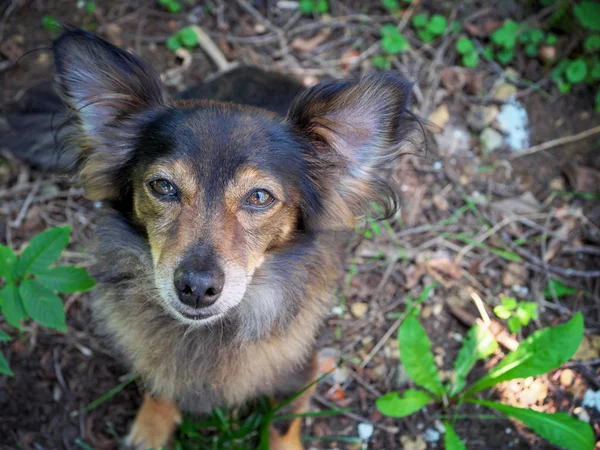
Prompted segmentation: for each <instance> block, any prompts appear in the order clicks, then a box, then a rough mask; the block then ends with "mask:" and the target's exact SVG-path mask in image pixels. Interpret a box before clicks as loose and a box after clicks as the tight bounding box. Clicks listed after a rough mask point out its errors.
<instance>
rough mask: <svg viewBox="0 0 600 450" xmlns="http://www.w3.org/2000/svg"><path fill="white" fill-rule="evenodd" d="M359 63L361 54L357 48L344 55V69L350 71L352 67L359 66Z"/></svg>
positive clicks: (342, 62)
mask: <svg viewBox="0 0 600 450" xmlns="http://www.w3.org/2000/svg"><path fill="white" fill-rule="evenodd" d="M359 61H360V52H359V51H358V50H357V49H355V48H351V49H350V50H348V51H347V52H346V53H344V56H342V60H341V65H342V68H344V69H348V68H349V67H350V66H353V65H355V64H357V63H358V62H359Z"/></svg>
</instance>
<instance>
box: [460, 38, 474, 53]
mask: <svg viewBox="0 0 600 450" xmlns="http://www.w3.org/2000/svg"><path fill="white" fill-rule="evenodd" d="M473 50H475V46H474V45H473V41H471V39H469V38H468V37H465V36H462V37H460V38H459V39H458V40H457V41H456V51H457V52H458V53H460V54H461V55H465V54H467V53H471V52H472V51H473Z"/></svg>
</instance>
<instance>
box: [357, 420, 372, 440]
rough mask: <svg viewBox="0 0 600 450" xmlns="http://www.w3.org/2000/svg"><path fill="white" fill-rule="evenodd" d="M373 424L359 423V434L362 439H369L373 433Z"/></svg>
mask: <svg viewBox="0 0 600 450" xmlns="http://www.w3.org/2000/svg"><path fill="white" fill-rule="evenodd" d="M373 429H374V428H373V425H372V424H370V423H364V422H363V423H359V424H358V436H359V437H360V440H361V441H368V440H369V438H370V437H371V436H372V435H373Z"/></svg>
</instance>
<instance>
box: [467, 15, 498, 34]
mask: <svg viewBox="0 0 600 450" xmlns="http://www.w3.org/2000/svg"><path fill="white" fill-rule="evenodd" d="M463 26H464V27H465V30H467V33H469V34H470V35H471V36H473V37H488V36H489V35H490V34H492V32H494V31H495V30H497V29H498V28H500V27H501V26H502V22H500V21H499V20H495V19H487V20H484V21H483V22H481V23H480V24H473V23H465V24H463Z"/></svg>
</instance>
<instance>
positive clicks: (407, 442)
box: [400, 435, 427, 450]
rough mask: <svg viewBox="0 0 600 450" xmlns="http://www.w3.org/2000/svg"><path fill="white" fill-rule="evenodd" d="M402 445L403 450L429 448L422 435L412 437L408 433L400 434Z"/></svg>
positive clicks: (423, 449)
mask: <svg viewBox="0 0 600 450" xmlns="http://www.w3.org/2000/svg"><path fill="white" fill-rule="evenodd" d="M400 445H401V448H402V450H427V444H426V443H425V440H424V439H423V437H422V436H417V438H416V439H414V440H413V439H412V438H411V437H410V436H408V435H403V436H400Z"/></svg>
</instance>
